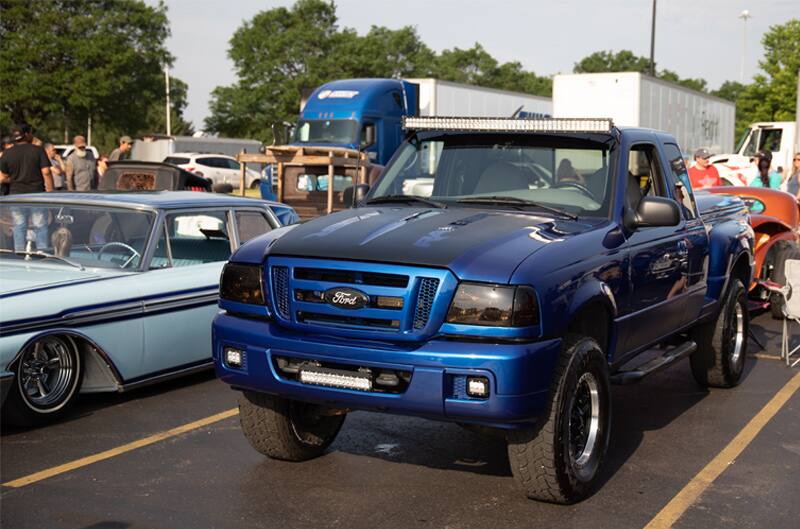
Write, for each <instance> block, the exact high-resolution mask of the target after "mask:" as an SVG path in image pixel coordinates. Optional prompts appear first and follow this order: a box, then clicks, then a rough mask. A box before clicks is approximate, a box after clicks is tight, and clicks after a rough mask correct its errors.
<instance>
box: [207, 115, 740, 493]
mask: <svg viewBox="0 0 800 529" xmlns="http://www.w3.org/2000/svg"><path fill="white" fill-rule="evenodd" d="M404 131H405V140H404V142H403V144H402V145H401V147H400V148H399V149H398V151H397V152H396V154H395V155H394V156H393V158H392V159H391V161H390V162H389V164H388V165H387V167H386V168H385V170H384V172H383V174H382V176H381V178H380V179H379V180H378V181H377V182H376V183H375V184H374V185H373V186H372V188H371V189H370V190H369V192H368V193H367V195H366V196H365V197H363V199H362V200H360V202H359V204H358V207H356V208H353V209H348V210H344V211H340V212H338V213H334V214H332V215H328V216H325V217H320V218H317V219H314V220H311V221H309V222H306V223H304V224H300V225H295V226H289V227H286V228H282V229H279V230H274V231H272V232H270V233H269V234H266V235H264V236H261V237H259V238H257V239H253V240H251V241H249V242H248V243H246V244H245V245H243V246H242V247H241V248H240V249H239V250H238V251H237V252H236V253H235V254H234V255H233V256H232V257H231V260H230V262H229V263H228V265H227V266H226V267H225V269H224V272H223V274H222V279H221V284H220V308H221V312H220V313H219V315H218V316H217V317H216V319H215V321H214V325H213V341H214V344H213V346H214V347H213V351H214V353H213V354H214V360H215V365H216V371H217V374H218V376H219V378H220V379H221V380H222V381H224V382H226V383H228V384H230V385H231V386H232V387H233V388H234V389H237V390H239V391H241V397H240V401H239V402H240V417H241V424H242V429H243V432H244V434H245V436H246V437H247V439H248V440H249V441H250V443H251V444H252V446H254V447H255V448H256V449H257V450H259V451H261V452H262V453H264V454H266V455H267V456H270V457H274V458H279V459H284V460H291V461H300V460H304V459H309V458H311V457H315V456H318V455H320V454H321V453H322V452H323V451H324V450H325V449H326V447H327V446H328V445H329V444H330V443H331V442H332V440H333V439H334V438H335V436H336V434H337V432H338V431H339V429H340V428H341V426H342V423H343V421H344V419H345V417H346V414H347V412H348V411H350V410H357V409H359V410H375V411H381V412H386V413H397V414H411V415H417V416H421V417H428V418H431V419H437V420H444V421H452V422H457V423H460V424H464V425H476V426H481V427H491V428H500V429H502V430H503V431H504V432H505V434H506V437H507V439H508V455H509V460H510V463H511V468H512V470H513V474H514V476H515V478H516V479H517V481H518V482H519V483H520V485H521V487H522V488H523V490H524V491H525V493H526V494H527V495H528V496H529V497H531V498H535V499H540V500H546V501H552V502H561V503H569V502H574V501H578V500H580V499H581V498H583V497H585V496H586V495H587V494H589V493H590V491H591V490H592V488H593V487H595V486H596V485H597V481H598V475H599V469H600V468H601V465H602V461H603V459H604V455H605V454H606V452H607V450H608V448H609V446H608V445H609V434H610V426H611V422H610V416H611V398H610V391H611V389H610V387H611V386H610V385H611V383H612V382H615V383H620V384H625V383H631V382H635V381H639V380H641V379H642V378H644V377H645V376H647V375H649V374H651V373H654V372H656V371H658V370H660V369H663V368H665V367H667V366H669V365H671V364H673V363H675V362H677V361H679V360H681V359H685V358H687V357H688V358H689V361H690V363H691V368H692V373H693V375H694V378H695V379H696V380H697V382H698V383H699V384H700V385H702V386H715V387H732V386H735V385H737V384H738V382H739V380H740V377H741V375H742V371H743V368H744V362H745V358H746V348H747V339H746V338H747V330H748V312H747V301H746V290H745V285H749V283H750V279H751V274H752V266H753V264H752V262H753V257H752V250H751V249H752V247H753V232H752V229H751V228H750V226H749V224H748V213H747V210H746V208H745V206H744V204H743V203H742V202H741V200H739V199H738V198H736V197H727V196H723V195H706V194H703V193H697V194H695V193H694V192H693V190H692V188H691V184H690V181H689V179H688V177H687V174H686V167H685V165H684V161H683V158H682V157H681V154H680V153H681V150H680V147H679V146H678V145H677V143H676V142H675V139H674V138H673V137H671V136H669V135H668V134H665V133H662V132H658V131H653V130H646V129H634V128H622V127H616V126H614V124H613V123H612V122H611V121H610V120H605V119H586V120H577V119H570V120H566V119H493V118H404ZM656 346H659V347H658V349H654V348H656ZM642 353H648V354H642ZM643 358H645V360H642V359H643ZM612 449H613V447H612Z"/></svg>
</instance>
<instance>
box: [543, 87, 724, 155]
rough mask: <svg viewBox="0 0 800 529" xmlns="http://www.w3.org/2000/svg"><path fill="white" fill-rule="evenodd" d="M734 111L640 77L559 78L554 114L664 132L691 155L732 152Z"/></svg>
mask: <svg viewBox="0 0 800 529" xmlns="http://www.w3.org/2000/svg"><path fill="white" fill-rule="evenodd" d="M735 114H736V106H735V105H734V103H732V102H731V101H726V100H724V99H720V98H718V97H714V96H710V95H708V94H704V93H702V92H698V91H696V90H690V89H688V88H685V87H682V86H679V85H676V84H674V83H669V82H666V81H661V80H659V79H655V78H653V77H650V76H647V75H644V74H641V73H638V72H621V73H590V74H565V75H556V76H555V78H554V79H553V115H554V116H555V117H561V118H573V117H585V116H597V117H609V118H612V119H613V120H614V123H615V124H616V125H620V126H630V127H645V128H652V129H658V130H663V131H666V132H669V133H670V134H672V135H674V136H675V138H676V139H677V140H678V144H679V145H682V146H683V148H684V149H685V151H684V152H685V154H691V153H693V152H694V151H695V150H696V149H699V148H700V147H705V148H707V149H709V150H710V151H711V152H712V153H724V152H731V151H732V150H733V140H734V137H733V135H734V127H735Z"/></svg>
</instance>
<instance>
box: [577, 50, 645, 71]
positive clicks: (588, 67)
mask: <svg viewBox="0 0 800 529" xmlns="http://www.w3.org/2000/svg"><path fill="white" fill-rule="evenodd" d="M572 71H573V72H575V73H602V72H641V73H647V72H649V71H650V59H648V58H647V57H639V56H637V55H634V53H633V52H632V51H630V50H620V51H618V52H616V53H615V52H613V51H611V50H608V51H596V52H594V53H592V54H591V55H588V56H586V57H584V58H583V59H581V60H580V61H578V62H577V63H575V66H574V68H573V69H572Z"/></svg>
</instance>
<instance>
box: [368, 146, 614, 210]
mask: <svg viewBox="0 0 800 529" xmlns="http://www.w3.org/2000/svg"><path fill="white" fill-rule="evenodd" d="M612 152H613V150H612V149H611V145H610V142H607V143H604V142H600V141H590V140H586V139H581V138H569V137H552V136H551V137H547V136H523V135H509V134H506V135H503V134H497V135H485V134H482V135H480V136H471V135H444V136H438V137H432V138H427V139H417V138H414V139H412V141H409V142H407V143H405V144H404V145H403V146H402V147H401V149H400V152H398V153H397V155H396V156H395V158H394V159H393V161H392V163H391V164H390V165H389V166H388V167H387V168H386V171H385V173H384V176H383V177H382V178H381V180H380V182H379V183H378V185H377V186H376V188H375V190H374V192H373V193H372V194H371V195H370V197H369V200H375V199H377V198H380V197H387V196H395V195H402V196H412V197H422V198H426V199H429V200H433V201H436V202H439V203H444V204H451V203H456V202H459V203H462V204H469V203H481V204H482V205H483V203H485V202H488V201H489V199H490V198H492V199H496V201H497V202H498V203H499V202H503V203H504V204H505V205H509V204H513V205H514V206H515V207H516V208H517V209H518V208H521V207H524V206H525V202H530V203H536V204H541V205H544V206H549V207H555V208H559V209H561V210H563V211H566V212H569V213H571V214H579V215H594V216H598V215H599V216H605V215H607V214H608V210H609V204H610V196H611V192H610V189H611V186H610V181H611V178H610V167H611V166H612V165H613V164H612V163H611V161H610V156H611V154H612ZM530 205H533V204H530Z"/></svg>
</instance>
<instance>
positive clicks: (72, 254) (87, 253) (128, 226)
mask: <svg viewBox="0 0 800 529" xmlns="http://www.w3.org/2000/svg"><path fill="white" fill-rule="evenodd" d="M154 220H155V214H154V213H150V212H144V211H134V210H130V209H122V208H99V207H97V206H79V205H61V206H51V205H45V204H13V205H12V204H3V205H2V206H0V224H1V225H2V230H1V232H0V248H2V249H3V250H6V251H5V252H2V253H0V256H2V258H4V259H20V258H23V257H25V256H24V255H19V254H14V253H9V251H10V250H17V251H18V252H20V251H21V252H45V253H47V254H52V255H55V256H58V257H63V258H66V259H68V260H69V261H71V262H73V263H77V264H80V265H83V266H86V267H95V268H125V269H128V270H130V269H136V268H138V267H139V266H140V265H141V259H142V254H143V253H144V249H145V246H146V243H147V239H148V237H149V235H150V233H151V231H152V226H153V222H154ZM32 258H37V257H32ZM52 262H53V263H57V262H59V261H57V260H53V261H52ZM60 262H65V261H60ZM67 266H68V265H67Z"/></svg>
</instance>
